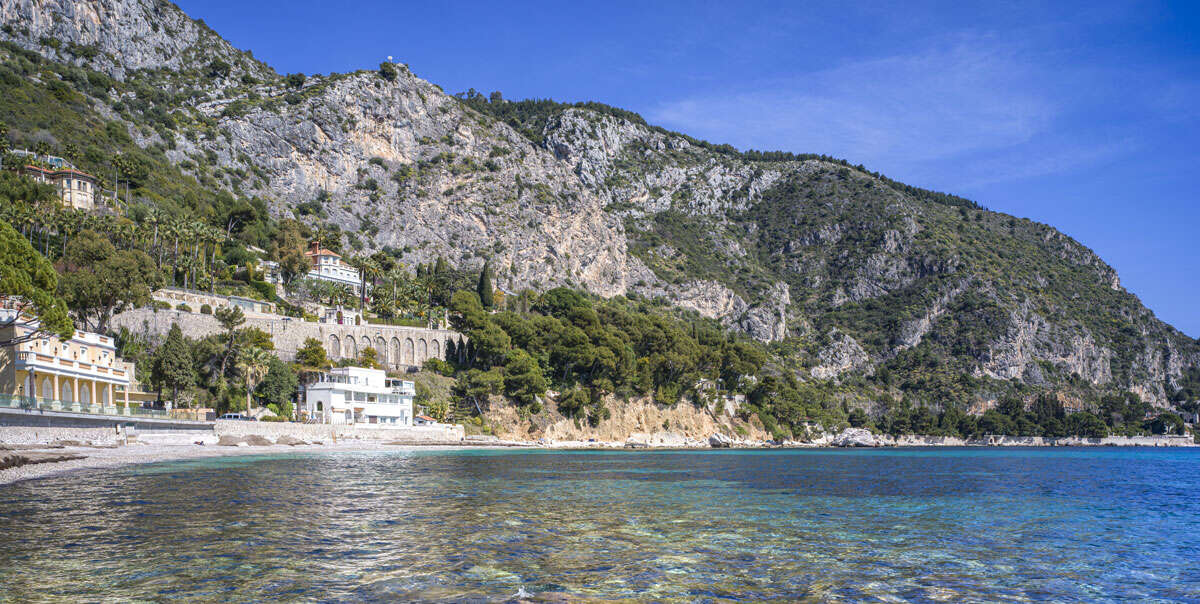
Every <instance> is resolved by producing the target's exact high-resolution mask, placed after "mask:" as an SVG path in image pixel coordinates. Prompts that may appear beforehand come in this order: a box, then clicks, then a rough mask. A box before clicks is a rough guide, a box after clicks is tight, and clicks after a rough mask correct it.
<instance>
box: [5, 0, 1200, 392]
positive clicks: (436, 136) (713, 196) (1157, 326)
mask: <svg viewBox="0 0 1200 604" xmlns="http://www.w3.org/2000/svg"><path fill="white" fill-rule="evenodd" d="M0 20H2V22H3V29H0V39H2V40H6V41H9V42H11V43H13V44H15V45H16V46H19V47H21V48H24V49H28V50H31V51H33V52H35V53H38V54H39V55H40V56H42V57H45V58H46V59H48V60H49V61H50V63H51V65H53V66H54V69H50V70H46V69H42V68H38V67H36V66H34V67H33V68H30V67H29V66H26V65H24V64H23V63H22V61H26V62H28V61H27V58H23V57H22V56H21V55H20V53H18V52H16V51H12V50H10V51H6V54H5V56H6V57H7V58H6V59H5V68H6V69H7V70H8V71H9V72H11V73H13V74H15V75H17V76H18V77H20V78H22V82H20V87H21V88H22V89H27V90H28V91H29V96H30V100H29V101H27V102H25V101H21V100H14V101H11V102H8V103H6V104H4V105H3V111H4V113H2V114H0V121H4V122H6V123H7V124H8V125H9V127H10V129H12V130H13V131H14V132H15V133H16V135H17V136H20V137H24V138H25V139H26V140H35V139H39V137H40V138H41V139H46V138H49V139H52V140H55V141H60V142H61V141H70V140H81V141H86V140H88V136H91V137H93V138H94V137H95V136H97V134H96V133H97V132H98V131H103V132H104V135H105V136H108V135H112V136H111V137H110V140H108V142H109V143H110V144H114V145H121V144H123V143H121V142H120V140H119V139H120V138H121V137H120V136H119V135H120V133H119V132H117V133H113V132H112V131H111V128H112V126H111V124H117V125H119V126H120V127H121V128H124V129H125V130H127V131H128V134H129V138H130V141H131V144H130V145H129V146H128V153H129V154H130V155H132V156H135V157H143V159H142V161H143V163H144V164H145V165H146V167H147V171H148V173H149V174H148V175H147V177H146V178H145V179H144V182H140V183H138V185H139V189H138V193H139V194H141V195H143V196H144V197H146V198H147V199H150V200H152V201H155V202H158V203H164V204H175V205H178V206H181V207H184V208H188V207H191V208H194V209H196V210H197V211H199V210H201V209H202V208H203V206H204V205H205V204H206V203H216V202H215V201H211V200H212V199H217V198H220V197H222V196H226V197H228V196H234V197H251V196H253V197H258V198H261V199H263V200H265V202H266V203H267V204H268V205H269V207H270V208H271V210H272V212H273V213H275V214H276V215H278V216H291V215H297V216H298V217H301V218H303V219H304V220H307V221H310V222H314V223H317V222H326V223H329V224H333V225H337V226H338V227H340V228H341V229H343V230H344V231H345V232H346V233H347V242H348V244H349V245H350V246H351V247H354V248H356V249H359V248H362V249H377V248H381V247H384V246H390V247H391V248H394V249H397V250H401V252H402V254H403V260H404V261H405V262H406V263H409V264H413V263H417V262H428V261H430V260H432V259H433V258H435V257H436V256H438V255H445V256H447V257H448V258H450V259H451V261H452V262H454V263H456V264H459V265H462V266H479V265H482V264H483V262H484V260H485V259H491V261H492V264H493V267H494V268H495V270H496V274H497V278H498V280H499V282H500V284H502V285H503V286H504V287H505V288H507V289H510V290H516V289H521V288H525V287H532V288H535V289H544V288H547V287H550V286H553V285H560V284H568V285H575V286H579V287H582V288H585V289H588V290H590V291H592V292H595V293H598V294H601V295H604V296H614V295H621V294H627V293H638V294H641V295H647V296H658V295H661V296H666V297H667V298H669V299H671V300H673V301H674V302H675V303H676V304H678V305H679V306H681V307H683V308H687V309H691V310H695V311H696V312H698V313H700V314H701V315H704V316H708V317H714V318H720V319H721V320H722V321H724V322H725V323H726V324H727V325H729V326H731V327H735V328H738V329H741V330H743V331H745V332H746V333H749V334H751V335H752V336H754V337H756V338H758V339H760V340H763V341H771V342H776V344H775V350H776V352H777V354H778V357H779V358H780V359H781V366H782V367H783V368H784V369H785V370H789V371H793V372H795V373H796V374H797V375H798V376H799V377H800V378H802V379H807V380H818V381H827V382H830V383H833V384H835V385H837V387H839V388H843V389H844V390H845V391H846V393H847V396H851V397H853V396H864V395H862V394H861V393H863V392H868V393H875V394H867V395H865V396H869V397H875V396H877V395H878V393H880V392H885V393H886V392H893V393H895V392H899V393H902V394H903V395H904V396H909V395H914V396H916V395H919V399H920V400H930V401H934V402H938V403H941V402H944V401H946V400H962V399H965V400H966V401H967V402H971V401H987V400H992V399H994V398H995V397H997V396H999V395H1000V394H1002V393H1004V392H1007V391H1010V390H1012V389H1018V390H1020V389H1045V388H1051V389H1054V390H1058V391H1060V392H1062V393H1064V396H1068V397H1074V398H1080V399H1084V400H1094V399H1095V398H1096V397H1098V396H1100V395H1101V394H1103V393H1111V392H1122V391H1126V390H1129V391H1133V392H1135V393H1137V394H1138V395H1140V396H1141V397H1142V398H1144V399H1146V400H1150V401H1154V402H1156V403H1159V404H1166V403H1167V402H1168V399H1169V397H1170V396H1171V395H1172V394H1173V393H1175V392H1176V391H1177V390H1179V389H1180V388H1181V387H1183V386H1184V384H1183V383H1182V382H1181V379H1182V376H1183V375H1184V372H1185V370H1186V369H1187V368H1189V367H1195V366H1197V365H1200V346H1198V345H1197V342H1196V341H1194V340H1192V339H1191V338H1188V337H1187V336H1185V335H1183V334H1181V333H1179V332H1178V331H1176V330H1175V329H1173V328H1171V327H1170V326H1169V325H1166V324H1165V323H1163V322H1161V321H1159V320H1158V319H1156V318H1155V317H1154V315H1153V314H1152V313H1151V312H1150V311H1149V310H1147V309H1146V308H1145V307H1144V306H1142V305H1141V303H1140V302H1139V301H1138V300H1137V298H1136V297H1135V296H1133V295H1131V294H1129V293H1128V292H1126V291H1124V290H1123V289H1122V288H1121V287H1120V282H1119V279H1118V277H1117V275H1116V272H1115V271H1114V270H1113V269H1112V268H1111V267H1109V266H1108V265H1106V264H1105V263H1104V262H1103V261H1102V260H1101V259H1100V258H1098V257H1097V256H1096V255H1095V254H1094V253H1093V252H1092V251H1090V250H1088V249H1087V248H1086V247H1084V246H1083V245H1081V244H1080V243H1078V242H1076V241H1074V240H1072V239H1071V238H1069V237H1067V236H1065V235H1063V234H1062V233H1059V232H1057V231H1055V230H1054V229H1053V228H1051V227H1048V226H1046V225H1041V224H1036V223H1033V222H1030V221H1028V220H1023V219H1016V218H1013V217H1010V216H1007V215H1003V214H999V213H995V212H991V211H988V210H986V209H983V208H980V207H978V206H976V205H975V204H973V203H971V202H969V201H967V200H963V199H961V198H957V197H954V196H950V195H944V194H939V193H932V192H928V191H922V190H920V189H916V188H913V187H908V186H905V185H902V184H900V183H896V182H894V181H891V180H889V179H887V178H885V177H882V176H881V175H878V174H873V173H870V172H868V171H866V170H865V169H863V168H861V167H855V166H851V165H849V164H847V163H846V162H842V161H838V160H833V159H831V158H825V157H818V156H795V155H791V154H762V153H739V152H737V151H736V150H734V149H732V148H730V147H728V146H720V145H712V144H708V143H705V142H703V141H697V140H695V139H692V138H690V137H687V136H685V135H682V134H678V133H672V132H668V131H665V130H663V129H661V128H655V127H653V126H650V125H648V124H646V123H645V122H644V120H642V119H641V118H640V117H639V116H637V115H636V114H632V113H630V112H627V111H622V110H619V109H615V108H611V107H606V106H603V105H599V104H591V103H589V104H581V105H564V104H558V103H553V102H548V101H541V102H538V101H526V102H517V103H512V102H506V101H501V100H499V99H497V100H495V101H490V100H489V99H485V98H483V97H481V96H477V95H474V94H469V95H464V96H462V97H461V98H455V97H452V96H449V95H446V94H444V93H443V92H442V91H441V89H440V88H439V87H437V86H436V85H433V84H430V83H429V82H426V81H424V80H421V79H420V78H418V77H416V76H415V75H413V74H412V73H411V72H410V71H409V70H408V69H407V68H405V67H404V66H403V65H395V66H393V67H392V68H391V69H381V71H378V72H376V71H360V72H355V73H351V74H334V75H330V76H313V77H307V78H306V77H303V76H299V75H292V76H282V75H280V74H277V73H275V72H274V71H273V70H271V69H270V68H269V67H267V66H266V65H264V64H262V63H261V62H259V61H257V60H255V59H254V58H253V57H252V56H251V55H250V54H248V53H245V52H242V51H238V50H237V49H234V48H233V47H232V46H230V45H229V44H228V43H226V42H224V41H223V40H221V39H220V38H219V36H217V35H216V34H215V33H213V32H212V31H211V30H209V29H208V28H207V27H206V26H204V25H203V24H202V23H200V22H196V21H193V20H191V19H189V18H188V17H187V16H186V15H184V14H183V13H182V12H181V11H179V9H178V8H176V7H175V6H174V5H171V4H169V3H166V2H155V1H151V0H91V1H85V0H77V1H73V2H72V1H68V0H60V1H57V2H33V1H30V0H26V1H18V2H14V3H6V4H5V5H4V6H3V7H0ZM105 78H108V79H109V80H107V81H106V79H105ZM64 84H65V88H67V89H68V90H69V93H62V95H60V96H63V95H65V96H67V97H68V98H69V99H70V100H71V102H70V104H69V105H70V106H69V107H66V106H64V108H63V114H62V115H68V114H70V115H75V116H78V117H76V118H75V119H73V120H72V119H56V120H46V119H43V120H36V119H33V118H31V117H30V115H31V112H30V111H29V104H30V103H37V102H39V101H38V98H42V99H49V101H48V102H52V103H59V104H63V103H66V101H64V100H63V99H57V98H55V97H54V95H55V94H56V92H55V91H56V90H59V91H61V89H62V88H64V86H63V85H64ZM9 85H10V84H6V86H9ZM12 86H13V87H14V88H15V87H16V86H15V85H12ZM38 95H41V96H40V97H39V96H38ZM34 97H37V98H34ZM22 103H24V104H22ZM84 163H85V164H86V162H84ZM96 163H97V164H102V163H103V161H102V160H100V159H97V160H96ZM163 174H169V175H171V176H170V177H169V178H164V177H163V176H162V175H163ZM181 183H183V184H181ZM313 202H316V209H315V210H314V209H313ZM301 204H305V207H307V208H308V209H303V210H302V208H301ZM853 393H859V394H857V395H855V394H853ZM914 393H916V394H914Z"/></svg>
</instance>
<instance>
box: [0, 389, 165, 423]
mask: <svg viewBox="0 0 1200 604" xmlns="http://www.w3.org/2000/svg"><path fill="white" fill-rule="evenodd" d="M0 407H7V408H9V409H28V410H35V409H36V410H41V411H59V412H63V413H89V414H92V415H115V416H120V417H162V418H165V417H168V414H167V412H166V411H160V410H158V409H143V408H141V407H139V406H137V405H115V404H108V405H103V404H100V403H97V404H94V405H93V404H91V403H82V402H79V401H74V402H71V401H59V400H54V399H48V398H42V397H40V396H38V397H33V396H16V395H12V394H0Z"/></svg>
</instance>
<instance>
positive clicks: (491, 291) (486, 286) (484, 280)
mask: <svg viewBox="0 0 1200 604" xmlns="http://www.w3.org/2000/svg"><path fill="white" fill-rule="evenodd" d="M477 291H478V293H479V302H480V303H481V304H483V307H484V308H487V309H490V308H492V306H493V305H495V303H496V300H495V288H494V287H493V286H492V262H491V261H490V260H489V261H487V262H485V263H484V264H483V270H482V271H480V272H479V287H478V288H477Z"/></svg>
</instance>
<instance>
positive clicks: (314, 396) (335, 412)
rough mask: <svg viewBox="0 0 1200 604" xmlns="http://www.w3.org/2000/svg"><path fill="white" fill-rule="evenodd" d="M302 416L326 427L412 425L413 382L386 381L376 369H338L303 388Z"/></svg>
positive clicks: (414, 390) (322, 375) (382, 374)
mask: <svg viewBox="0 0 1200 604" xmlns="http://www.w3.org/2000/svg"><path fill="white" fill-rule="evenodd" d="M304 391H305V394H304V403H303V404H302V406H301V409H300V410H301V413H303V414H304V415H306V416H307V417H308V418H309V420H310V421H319V422H321V423H327V424H380V425H385V426H389V427H409V426H412V425H413V398H414V397H415V396H416V393H417V392H416V388H415V386H414V384H413V383H412V382H409V381H406V380H399V379H393V378H389V377H387V374H386V373H384V372H383V371H382V370H379V369H367V368H365V367H339V368H336V369H332V370H330V371H329V372H327V373H322V374H321V375H320V377H319V378H318V379H317V381H316V382H313V383H311V384H308V385H307V386H305V388H304Z"/></svg>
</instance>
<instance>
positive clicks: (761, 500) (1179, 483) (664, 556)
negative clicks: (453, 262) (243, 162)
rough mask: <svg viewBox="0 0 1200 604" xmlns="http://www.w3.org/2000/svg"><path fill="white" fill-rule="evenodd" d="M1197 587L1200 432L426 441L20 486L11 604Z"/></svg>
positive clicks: (4, 586) (914, 595) (3, 495)
mask: <svg viewBox="0 0 1200 604" xmlns="http://www.w3.org/2000/svg"><path fill="white" fill-rule="evenodd" d="M521 589H524V593H528V594H531V595H530V596H529V599H531V600H549V601H581V600H582V601H587V600H593V599H594V600H606V601H611V600H633V601H645V600H658V601H723V600H742V601H763V600H768V601H769V600H778V601H792V600H797V599H808V600H831V601H839V600H844V601H858V600H890V601H895V600H907V601H931V600H940V601H1002V600H1011V601H1024V600H1053V601H1062V600H1074V601H1097V600H1175V601H1193V602H1195V601H1200V450H1186V449H1182V450H1163V449H1158V450H1154V449H929V450H915V449H904V450H866V451H830V450H817V451H813V450H809V451H784V452H779V451H712V452H543V451H518V452H507V451H499V452H497V451H466V452H453V451H429V452H417V453H412V452H387V453H354V454H347V453H340V454H309V455H306V454H297V455H288V456H278V457H248V458H224V459H208V460H198V461H190V462H179V463H167V464H156V465H152V466H141V467H133V468H125V469H120V470H112V471H96V472H88V473H81V474H75V475H67V476H61V477H54V478H49V479H44V480H37V481H28V482H24V483H18V484H15V485H9V486H2V487H0V601H3V600H6V601H13V602H24V601H31V600H33V601H36V600H48V599H49V600H70V601H94V600H98V599H108V600H118V601H124V600H131V599H133V600H143V601H146V600H154V601H163V600H173V599H174V600H182V601H189V602H190V601H204V600H207V601H261V600H276V601H293V600H303V601H331V600H343V601H345V600H349V601H405V600H452V601H462V600H476V601H505V600H510V599H512V596H513V595H514V594H517V593H518V590H521Z"/></svg>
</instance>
